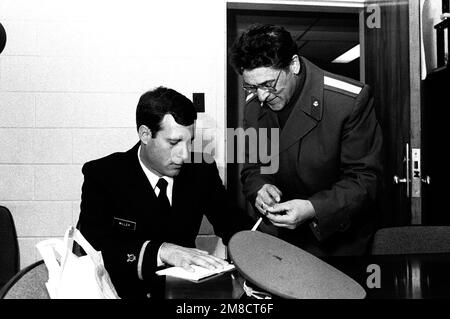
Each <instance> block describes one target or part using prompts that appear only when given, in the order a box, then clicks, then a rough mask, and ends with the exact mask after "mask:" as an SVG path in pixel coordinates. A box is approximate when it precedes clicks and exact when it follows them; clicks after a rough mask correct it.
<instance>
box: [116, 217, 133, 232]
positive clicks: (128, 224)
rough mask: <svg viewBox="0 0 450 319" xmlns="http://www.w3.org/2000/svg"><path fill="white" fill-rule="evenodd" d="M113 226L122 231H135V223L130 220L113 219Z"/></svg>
mask: <svg viewBox="0 0 450 319" xmlns="http://www.w3.org/2000/svg"><path fill="white" fill-rule="evenodd" d="M113 225H114V226H118V227H119V228H122V229H127V230H133V231H134V230H136V222H134V221H132V220H126V219H122V218H118V217H114V221H113Z"/></svg>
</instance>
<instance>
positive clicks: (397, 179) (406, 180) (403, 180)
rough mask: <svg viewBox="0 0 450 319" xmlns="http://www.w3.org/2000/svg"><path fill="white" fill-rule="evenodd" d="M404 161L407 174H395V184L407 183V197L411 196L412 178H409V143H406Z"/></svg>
mask: <svg viewBox="0 0 450 319" xmlns="http://www.w3.org/2000/svg"><path fill="white" fill-rule="evenodd" d="M403 162H404V163H405V171H406V172H405V176H406V177H404V178H400V177H398V176H397V175H394V177H393V179H394V184H397V185H398V184H406V197H408V198H409V193H410V178H409V143H406V145H405V157H404V160H403Z"/></svg>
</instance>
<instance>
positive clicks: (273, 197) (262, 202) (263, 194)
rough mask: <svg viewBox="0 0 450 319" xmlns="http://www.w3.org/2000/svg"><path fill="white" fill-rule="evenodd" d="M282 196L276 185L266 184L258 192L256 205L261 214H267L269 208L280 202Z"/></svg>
mask: <svg viewBox="0 0 450 319" xmlns="http://www.w3.org/2000/svg"><path fill="white" fill-rule="evenodd" d="M281 196H282V193H281V191H280V190H279V189H278V188H277V187H276V186H275V185H272V184H264V185H263V187H261V188H260V189H259V191H258V192H257V196H256V199H255V207H256V208H257V209H258V211H259V212H260V213H261V214H263V215H266V214H267V208H268V207H272V206H273V205H274V204H276V203H279V202H280V200H281Z"/></svg>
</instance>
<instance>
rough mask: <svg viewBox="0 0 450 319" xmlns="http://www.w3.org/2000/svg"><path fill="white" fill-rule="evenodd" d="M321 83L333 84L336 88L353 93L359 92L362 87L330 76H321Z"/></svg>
mask: <svg viewBox="0 0 450 319" xmlns="http://www.w3.org/2000/svg"><path fill="white" fill-rule="evenodd" d="M323 83H324V84H325V85H329V86H334V87H336V88H338V89H341V90H344V91H348V92H351V93H353V94H359V92H361V90H362V88H361V87H359V86H356V85H353V84H350V83H347V82H344V81H340V80H336V79H333V78H330V77H328V76H324V77H323Z"/></svg>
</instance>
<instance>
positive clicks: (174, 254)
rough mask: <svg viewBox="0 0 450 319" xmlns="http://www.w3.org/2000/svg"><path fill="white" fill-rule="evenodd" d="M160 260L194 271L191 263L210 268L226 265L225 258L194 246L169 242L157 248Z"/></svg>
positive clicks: (219, 267)
mask: <svg viewBox="0 0 450 319" xmlns="http://www.w3.org/2000/svg"><path fill="white" fill-rule="evenodd" d="M159 257H160V258H161V261H162V262H164V263H165V264H167V265H171V266H179V267H183V268H184V269H186V270H187V271H191V272H193V271H194V268H192V267H191V265H197V266H201V267H204V268H208V269H211V270H214V269H222V268H223V267H224V266H226V265H228V262H227V261H226V260H223V259H221V258H218V257H215V256H213V255H210V254H208V252H206V251H204V250H200V249H196V248H187V247H182V246H178V245H175V244H170V243H163V244H162V245H161V248H160V250H159Z"/></svg>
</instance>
